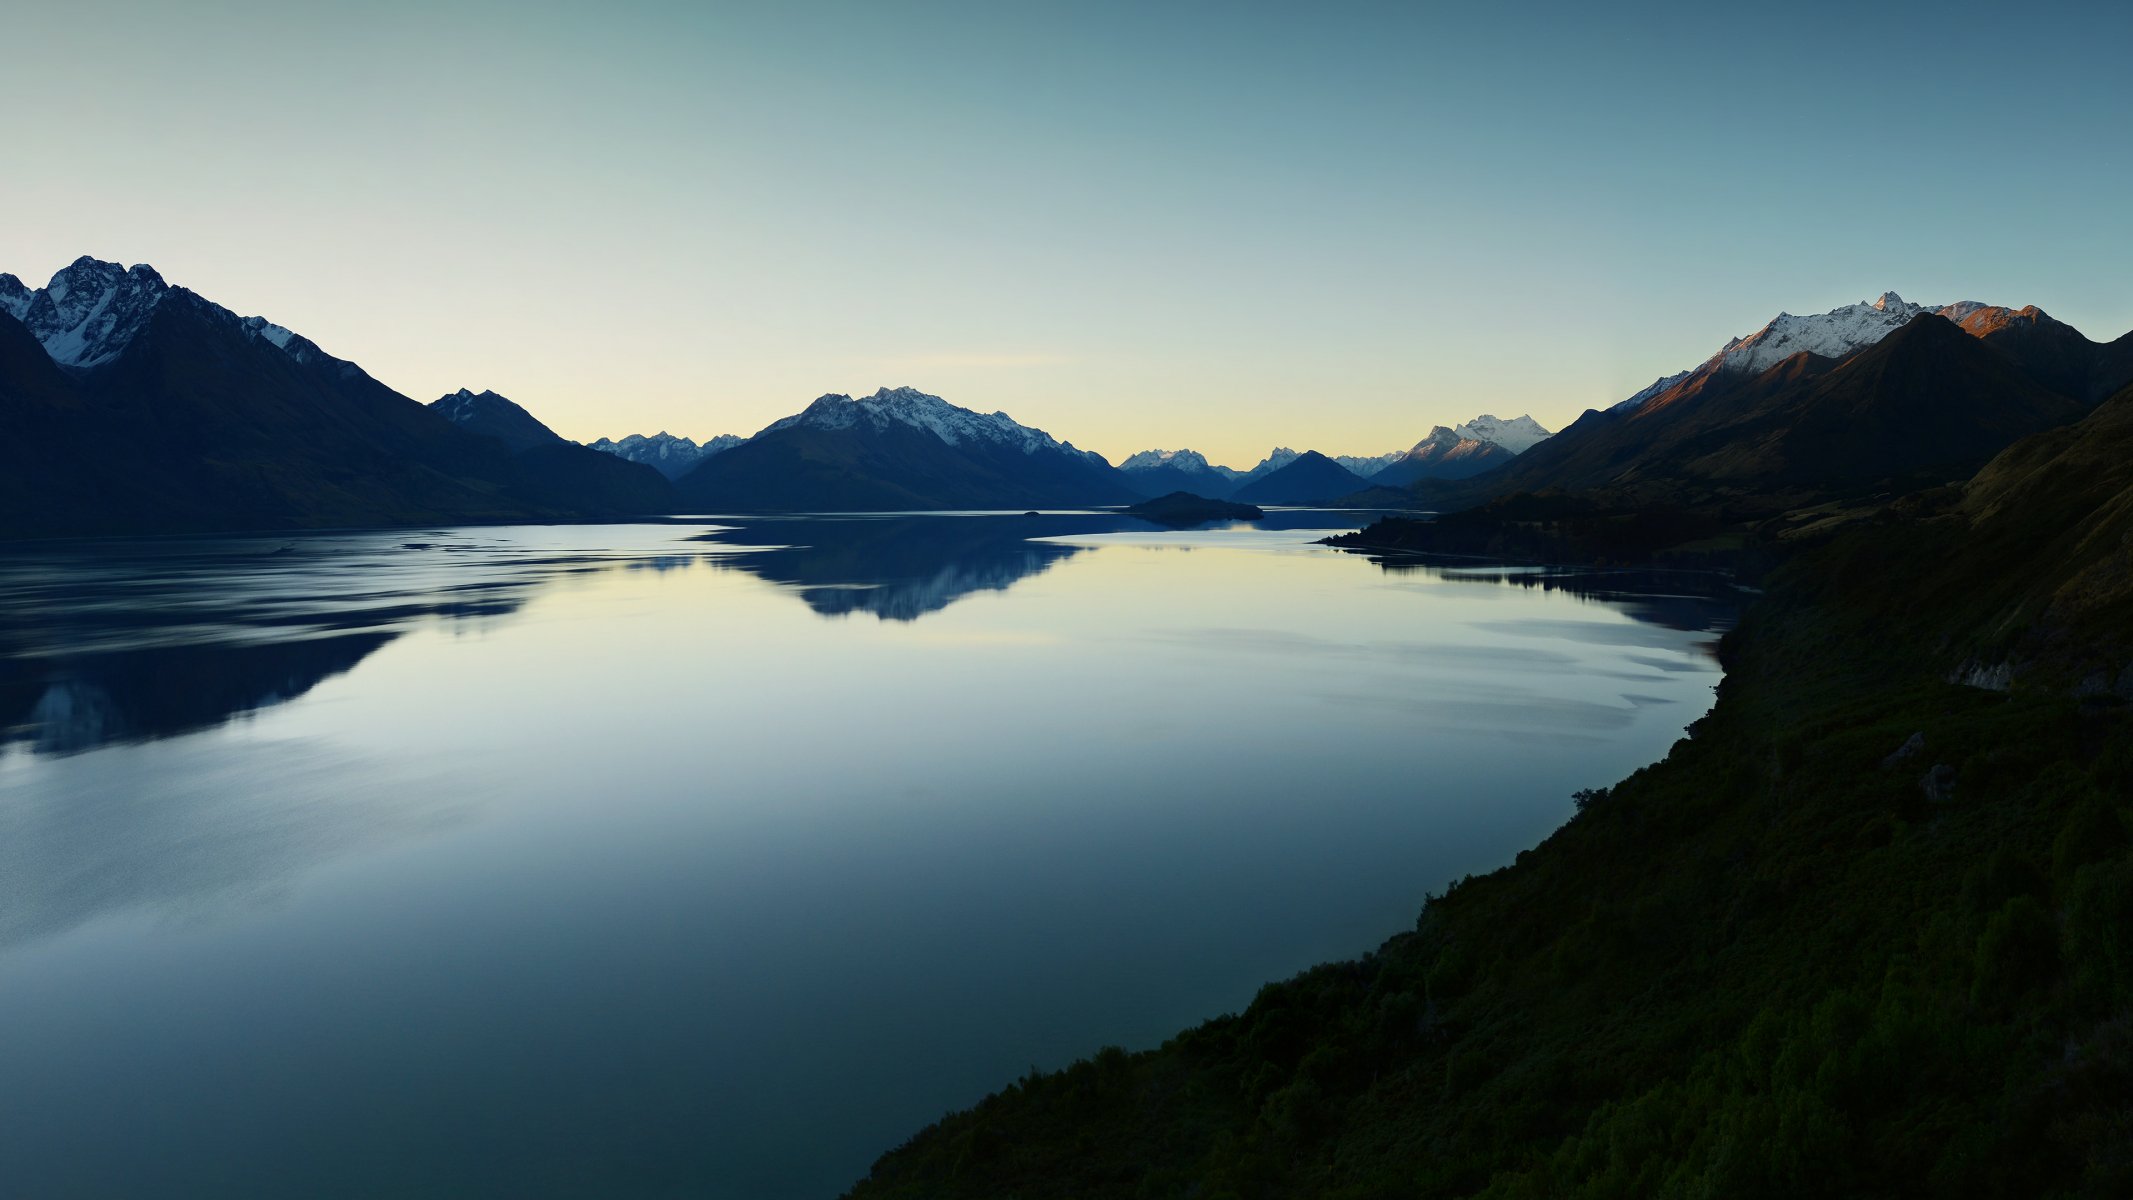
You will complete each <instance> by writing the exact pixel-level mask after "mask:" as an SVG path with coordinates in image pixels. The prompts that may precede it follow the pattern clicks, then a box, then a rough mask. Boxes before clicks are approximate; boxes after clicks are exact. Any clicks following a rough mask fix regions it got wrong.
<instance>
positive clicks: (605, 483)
mask: <svg viewBox="0 0 2133 1200" xmlns="http://www.w3.org/2000/svg"><path fill="white" fill-rule="evenodd" d="M429 407H430V409H431V410H432V411H434V412H436V413H437V414H438V415H440V416H442V417H443V418H444V419H445V420H447V421H450V422H451V423H452V424H453V425H455V426H457V427H458V428H459V429H461V430H464V431H465V432H467V433H470V434H475V435H477V436H480V437H485V438H494V439H495V440H496V441H498V442H500V443H502V444H503V446H504V448H505V449H506V450H509V451H510V452H511V454H512V456H513V457H514V458H515V459H516V461H517V466H518V469H519V474H520V476H521V477H522V478H526V479H529V480H532V481H537V483H538V485H539V486H542V487H543V488H544V489H546V490H557V491H563V492H569V493H572V494H575V495H578V496H580V497H581V498H583V499H584V500H586V501H587V502H589V503H593V504H596V505H598V506H599V507H600V508H603V509H607V510H611V511H615V512H622V513H653V512H664V511H666V510H667V509H668V508H669V507H671V506H672V504H673V500H674V491H673V488H671V487H669V486H667V484H666V481H665V477H664V476H663V475H661V474H660V473H659V472H658V471H657V470H656V469H652V470H647V469H645V468H644V466H643V465H642V464H638V463H629V462H626V461H624V460H621V459H618V458H616V457H615V456H613V455H609V454H603V453H601V452H599V451H597V450H595V449H593V448H592V447H590V446H581V445H579V444H577V443H576V442H573V441H571V440H569V439H568V438H565V437H564V436H563V435H561V434H559V433H557V432H556V431H555V430H553V429H550V428H548V426H547V425H545V424H542V422H541V420H540V418H538V417H536V416H534V415H533V414H532V413H530V412H527V411H526V410H525V409H524V408H523V407H521V406H520V405H519V404H517V403H516V402H514V401H512V400H510V399H508V398H506V397H503V396H499V395H497V394H496V393H495V392H491V391H486V390H485V391H482V392H478V393H477V392H472V391H468V390H467V389H466V388H460V389H459V390H458V391H456V392H453V393H452V394H451V395H449V396H440V397H439V398H437V399H436V400H433V401H431V402H430V404H429Z"/></svg>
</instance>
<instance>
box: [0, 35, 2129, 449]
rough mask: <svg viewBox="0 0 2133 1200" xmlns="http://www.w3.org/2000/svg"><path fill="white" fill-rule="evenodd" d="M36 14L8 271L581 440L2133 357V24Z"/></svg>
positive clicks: (1402, 416)
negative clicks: (155, 307) (2128, 346)
mask: <svg viewBox="0 0 2133 1200" xmlns="http://www.w3.org/2000/svg"><path fill="white" fill-rule="evenodd" d="M13 7H14V9H15V11H11V12H10V13H9V14H8V16H7V19H6V25H7V37H6V49H7V51H8V53H7V58H8V60H9V63H8V68H7V78H8V80H9V89H8V90H9V94H10V96H11V97H12V99H11V101H10V104H9V106H8V116H7V117H6V124H5V128H6V131H7V132H6V136H5V138H4V139H0V148H4V150H5V161H6V164H7V173H6V178H7V182H6V186H5V187H4V188H0V271H12V272H14V273H15V274H17V275H20V276H22V277H23V278H24V279H25V280H26V281H28V282H29V283H31V284H32V285H33V286H34V285H37V284H41V283H42V282H43V281H44V280H45V279H46V278H48V277H49V276H50V275H51V273H52V272H53V271H55V270H57V269H59V268H60V267H62V266H64V265H65V264H66V263H68V262H70V261H72V260H73V259H74V258H75V257H77V256H79V255H82V254H92V255H95V256H97V257H99V258H105V259H114V260H119V261H123V262H125V263H128V264H132V263H139V262H146V263H150V264H153V265H154V266H155V267H157V268H158V269H159V270H160V271H162V273H163V274H164V276H165V277H166V278H168V279H169V280H171V281H172V282H173V283H178V284H182V285H184V286H187V287H190V288H192V289H193V290H195V291H198V292H200V293H201V294H203V295H205V296H207V297H209V298H210V299H213V300H215V301H217V302H219V303H222V304H224V305H226V306H228V307H230V308H233V309H235V310H237V311H238V312H240V313H243V314H247V315H251V314H259V315H264V316H266V317H268V318H269V319H271V320H273V321H276V322H278V323H280V324H283V325H287V326H289V327H291V328H293V329H295V330H297V331H298V332H300V333H303V334H304V335H306V336H308V337H310V338H312V339H313V340H314V341H316V342H318V343H319V344H321V345H322V346H324V347H325V348H326V349H327V350H328V351H329V352H331V353H334V354H337V355H339V356H341V357H343V358H348V359H352V360H354V361H356V362H358V363H360V364H362V365H363V366H364V367H365V368H366V369H367V370H369V371H370V372H371V374H373V375H375V376H377V377H378V378H380V379H382V380H383V381H385V382H386V383H388V384H390V385H391V386H393V387H395V388H397V389H399V390H400V391H402V392H405V393H407V394H408V395H411V396H413V397H415V398H417V399H420V400H429V399H433V398H435V397H436V396H438V395H442V394H444V393H446V392H450V391H453V390H456V389H458V388H461V387H469V388H473V389H475V390H477V391H478V390H481V389H483V388H489V389H494V390H496V391H498V392H501V393H503V394H505V395H507V396H510V397H512V398H513V399H515V400H517V401H519V402H520V403H522V404H524V405H526V406H527V407H528V408H530V409H531V410H532V411H533V412H534V413H535V414H536V415H538V416H540V417H541V418H542V419H543V420H545V421H547V422H548V424H550V425H551V426H553V427H554V428H555V429H556V430H557V431H558V432H560V433H562V434H564V435H565V436H567V437H571V438H575V439H579V440H586V441H589V440H591V439H593V438H596V437H600V436H614V437H619V436H621V435H623V434H626V433H633V432H635V433H650V432H654V431H656V430H659V429H667V430H671V431H673V432H675V433H681V434H687V435H691V436H694V437H697V438H699V439H701V438H705V437H709V436H711V435H713V434H718V433H728V432H732V433H743V434H746V433H752V432H754V431H755V430H757V429H759V428H761V427H762V426H764V425H766V424H768V423H769V422H770V421H772V420H775V419H776V418H778V417H780V416H784V415H786V414H788V413H792V412H795V411H798V410H799V409H800V408H802V407H804V406H805V405H806V404H807V402H808V401H810V400H812V399H813V398H814V397H816V396H818V395H821V394H824V393H830V392H843V393H852V394H864V393H867V392H871V391H873V390H874V389H875V388H877V387H883V386H892V387H893V386H899V385H909V386H913V387H918V388H921V389H923V390H925V391H928V392H932V393H935V394H937V395H940V396H943V397H945V398H947V399H948V400H950V401H952V402H954V403H957V404H961V405H963V406H965V407H968V408H974V409H978V410H980V411H986V412H991V411H995V410H1004V411H1006V412H1008V413H1009V414H1011V415H1012V416H1014V417H1015V418H1016V419H1017V420H1020V421H1022V422H1024V423H1025V424H1031V425H1036V426H1039V427H1041V428H1043V429H1046V430H1048V431H1049V432H1051V433H1053V434H1054V435H1056V436H1058V437H1061V438H1065V439H1068V440H1071V441H1073V442H1074V443H1075V444H1076V445H1079V446H1082V447H1084V448H1088V449H1094V450H1098V451H1100V452H1102V453H1104V454H1106V455H1108V456H1110V457H1111V458H1112V459H1113V460H1114V461H1116V460H1118V459H1120V458H1123V457H1124V456H1125V455H1127V454H1130V453H1132V452H1134V451H1137V450H1142V449H1148V448H1151V447H1159V448H1164V449H1175V448H1179V447H1191V448H1193V449H1197V450H1200V451H1202V452H1204V453H1206V454H1207V455H1208V456H1209V457H1210V458H1212V459H1214V460H1215V461H1217V462H1228V463H1232V464H1235V465H1239V466H1248V465H1250V464H1251V463H1252V462H1255V461H1257V460H1258V459H1259V458H1260V457H1262V456H1263V455H1264V454H1265V453H1266V451H1267V450H1268V448H1270V447H1272V446H1274V445H1277V444H1279V445H1289V446H1294V447H1296V448H1298V449H1305V448H1310V449H1318V450H1322V451H1324V452H1327V453H1337V454H1364V453H1378V452H1383V451H1388V450H1392V449H1396V448H1401V447H1405V446H1408V445H1411V444H1413V443H1414V442H1415V441H1416V440H1418V439H1419V438H1421V437H1422V436H1423V435H1424V434H1425V433H1427V432H1428V430H1429V428H1430V427H1431V426H1432V425H1437V424H1453V423H1456V422H1458V421H1461V420H1465V419H1467V418H1469V417H1472V416H1474V415H1475V414H1477V413H1481V412H1491V413H1495V414H1497V415H1500V416H1506V417H1508V416H1514V415H1517V414H1520V413H1531V414H1532V415H1533V416H1535V417H1536V418H1538V419H1539V420H1541V421H1542V422H1543V423H1544V424H1547V425H1548V426H1549V427H1550V428H1559V427H1561V426H1562V425H1563V424H1565V423H1567V422H1569V421H1570V420H1572V419H1574V418H1575V417H1576V416H1577V415H1578V414H1579V413H1580V412H1582V411H1584V410H1585V409H1587V408H1590V407H1598V406H1602V405H1605V404H1608V403H1612V402H1613V401H1616V400H1619V399H1621V398H1623V397H1624V396H1627V395H1629V394H1630V393H1631V392H1634V391H1636V390H1637V389H1638V388H1641V387H1643V386H1644V385H1645V384H1647V383H1649V382H1651V381H1652V379H1654V378H1655V377H1657V376H1659V375H1662V374H1669V373H1671V372H1673V371H1676V370H1680V369H1682V368H1685V367H1688V366H1691V365H1693V364H1695V363H1696V362H1699V361H1701V360H1702V359H1703V358H1705V357H1707V356H1708V355H1709V354H1710V353H1712V352H1713V351H1714V350H1715V349H1717V347H1718V346H1719V345H1720V344H1722V343H1723V342H1724V341H1725V340H1726V338H1728V337H1731V336H1735V335H1740V334H1746V333H1749V332H1751V331H1753V330H1754V329H1756V328H1759V327H1760V326H1761V325H1762V324H1763V323H1764V322H1766V321H1768V320H1769V319H1770V318H1771V317H1772V316H1774V315H1776V314H1777V313H1778V312H1779V311H1781V310H1784V311H1791V312H1819V311H1823V310H1826V309H1828V308H1832V307H1834V306H1836V305H1839V304H1845V303H1851V302H1854V301H1858V300H1863V299H1870V298H1872V297H1874V296H1877V295H1879V294H1880V293H1882V292H1883V291H1885V290H1890V289H1893V290H1895V291H1898V292H1900V293H1902V294H1903V295H1904V296H1905V297H1906V298H1909V299H1913V300H1924V301H1931V302H1947V301H1952V300H1956V299H1975V300H1984V301H1988V302H1993V303H2006V304H2013V305H2021V304H2036V305H2039V306H2040V307H2042V308H2044V309H2046V310H2047V311H2049V312H2050V313H2052V314H2053V315H2055V316H2057V317H2059V318H2060V319H2062V320H2065V321H2068V322H2070V323H2072V324H2073V325H2075V326H2076V327H2077V328H2080V329H2081V330H2082V331H2083V332H2085V333H2087V334H2088V335H2089V336H2091V337H2093V338H2097V339H2099V340H2102V339H2108V338H2112V337H2116V336H2118V335H2119V334H2121V333H2124V332H2126V331H2127V330H2128V329H2133V286H2129V282H2128V281H2133V226H2129V225H2128V223H2127V221H2126V219H2125V214H2126V211H2127V205H2128V203H2129V198H2133V149H2129V147H2133V135H2129V134H2128V132H2127V131H2128V130H2129V129H2133V71H2128V70H2126V69H2125V65H2124V57H2123V51H2124V48H2125V47H2126V46H2128V45H2133V5H2125V4H2117V3H2112V4H2050V3H2040V4H2029V5H2022V6H2014V5H2008V4H2006V3H2004V2H2002V3H1995V4H1992V5H1989V6H1988V5H1969V4H1964V3H1938V4H1917V3H1908V2H1891V3H1881V4H1858V3H1846V4H1819V3H1796V4H1784V5H1775V4H1758V5H1742V6H1738V7H1737V8H1735V9H1732V10H1730V11H1725V12H1717V11H1709V10H1712V9H1716V8H1717V7H1718V6H1713V5H1708V4H1680V5H1672V4H1649V5H1638V4H1613V5H1600V4H1576V5H1557V4H1533V3H1527V4H1520V3H1504V4H1492V5H1477V4H1472V3H1459V4H1445V5H1432V4H1425V3H1419V2H1413V3H1405V4H1338V3H1335V4H1315V5H1301V4H1296V5H1259V4H1251V3H1242V2H1238V3H1220V4H1196V3H1133V4H1117V5H1112V4H1105V3H1097V2H1093V0H1077V2H1072V3H1058V4H1051V3H1042V2H1036V0H1031V2H1025V3H1006V4H1003V3H980V4H929V3H901V4H899V3H853V4H823V3H807V2H805V0H785V2H780V3H776V4H762V3H751V4H735V5H722V4H713V3H627V2H610V3H604V4H599V5H593V4H568V5H558V4H546V3H541V2H540V0H531V2H523V3H457V4H455V3H448V2H445V3H403V2H400V0H378V2H374V3H365V4H360V5H358V4H345V5H335V4H316V5H288V4H286V3H275V4H254V3H218V2H216V0H199V2H196V3H191V4H187V5H171V4H167V3H162V2H157V3H100V2H98V0H75V2H72V3H69V4H64V5H61V4H44V5H38V6H36V7H35V8H34V9H32V8H30V7H29V6H13Z"/></svg>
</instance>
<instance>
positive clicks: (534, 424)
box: [429, 388, 564, 454]
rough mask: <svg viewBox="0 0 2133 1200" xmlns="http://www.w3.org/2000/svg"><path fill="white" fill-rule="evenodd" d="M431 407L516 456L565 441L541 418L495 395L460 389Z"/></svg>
mask: <svg viewBox="0 0 2133 1200" xmlns="http://www.w3.org/2000/svg"><path fill="white" fill-rule="evenodd" d="M429 406H430V407H431V408H432V409H434V410H436V412H437V415H439V416H441V417H443V418H444V419H445V420H447V421H450V422H451V423H452V424H454V425H457V426H459V427H460V428H461V429H464V430H466V431H467V432H468V433H478V434H480V435H482V436H483V437H492V438H495V439H496V440H497V441H499V442H502V443H503V444H504V446H505V448H506V449H508V450H510V451H511V452H512V453H514V454H516V453H519V452H521V451H525V450H531V449H533V448H534V447H536V446H553V445H555V444H557V443H559V442H561V441H563V440H564V439H563V435H561V434H559V433H557V432H556V431H555V430H553V429H550V428H548V427H547V426H546V425H543V424H541V421H540V418H538V417H536V416H534V415H533V414H532V413H530V412H527V411H526V410H525V409H524V408H522V407H520V406H519V405H517V404H515V403H513V402H512V401H510V400H508V399H506V398H505V397H503V396H499V395H497V394H496V393H495V392H491V391H481V392H470V391H468V390H467V389H465V388H460V389H459V390H458V391H456V392H453V393H452V394H451V395H449V396H439V397H438V398H437V399H435V400H432V401H430V404H429Z"/></svg>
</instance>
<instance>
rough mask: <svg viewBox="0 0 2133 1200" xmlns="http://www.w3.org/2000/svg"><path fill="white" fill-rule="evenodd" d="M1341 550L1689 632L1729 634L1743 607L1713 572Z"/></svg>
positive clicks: (1410, 571)
mask: <svg viewBox="0 0 2133 1200" xmlns="http://www.w3.org/2000/svg"><path fill="white" fill-rule="evenodd" d="M1341 550H1342V553H1345V554H1356V555H1361V556H1362V557H1364V558H1367V559H1369V560H1370V561H1371V562H1373V563H1376V564H1377V565H1378V566H1379V567H1380V568H1381V569H1383V570H1384V571H1385V573H1386V574H1388V575H1392V576H1401V575H1413V576H1417V577H1421V578H1426V579H1444V580H1466V581H1472V582H1475V583H1495V584H1502V585H1505V586H1508V587H1520V588H1533V589H1538V590H1541V591H1548V592H1567V593H1569V594H1570V595H1573V596H1580V597H1584V598H1586V599H1589V600H1596V601H1600V602H1602V603H1605V604H1607V605H1609V606H1611V607H1613V608H1615V609H1617V610H1619V611H1621V612H1623V613H1625V614H1627V615H1628V616H1630V617H1633V618H1635V619H1636V620H1637V621H1639V622H1642V623H1645V624H1651V625H1659V626H1663V627H1664V628H1667V629H1675V630H1680V631H1682V632H1685V633H1704V632H1714V633H1723V632H1725V631H1726V630H1727V629H1730V628H1731V627H1732V624H1733V619H1734V615H1735V613H1736V611H1737V610H1738V609H1739V607H1740V601H1739V593H1738V592H1737V591H1736V590H1735V588H1734V586H1733V582H1732V580H1731V579H1729V578H1727V577H1726V576H1724V575H1721V574H1718V573H1715V572H1711V571H1666V570H1654V569H1651V568H1645V567H1630V568H1601V567H1564V566H1529V565H1522V564H1506V563H1478V562H1476V561H1475V560H1473V559H1469V558H1455V557H1451V556H1445V555H1428V554H1386V553H1384V552H1382V551H1372V550H1356V549H1349V548H1346V547H1342V548H1341Z"/></svg>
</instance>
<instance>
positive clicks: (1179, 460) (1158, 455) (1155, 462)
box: [1118, 450, 1216, 471]
mask: <svg viewBox="0 0 2133 1200" xmlns="http://www.w3.org/2000/svg"><path fill="white" fill-rule="evenodd" d="M1157 467H1181V468H1184V469H1186V470H1190V471H1212V470H1215V469H1216V468H1215V467H1214V466H1212V465H1211V464H1210V463H1209V462H1208V461H1207V456H1206V455H1204V454H1202V453H1200V452H1199V451H1198V450H1143V451H1141V452H1140V453H1139V454H1129V455H1127V456H1126V457H1125V459H1124V460H1123V461H1121V462H1120V463H1119V464H1118V469H1119V470H1121V471H1153V470H1155V469H1156V468H1157Z"/></svg>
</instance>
